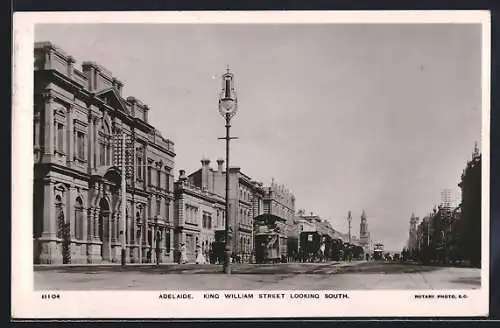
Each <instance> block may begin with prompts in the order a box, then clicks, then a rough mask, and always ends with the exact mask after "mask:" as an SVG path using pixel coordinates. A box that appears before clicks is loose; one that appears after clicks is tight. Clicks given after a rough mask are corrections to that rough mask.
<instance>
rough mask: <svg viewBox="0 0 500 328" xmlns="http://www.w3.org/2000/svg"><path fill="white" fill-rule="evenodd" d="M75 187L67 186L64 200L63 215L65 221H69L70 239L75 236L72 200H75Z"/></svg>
mask: <svg viewBox="0 0 500 328" xmlns="http://www.w3.org/2000/svg"><path fill="white" fill-rule="evenodd" d="M75 191H76V190H75V188H74V187H72V186H69V187H68V197H67V200H66V215H65V217H66V218H67V219H66V220H67V222H69V227H70V238H71V239H70V240H73V239H74V238H75V223H76V219H75V206H74V201H75V198H76V197H75Z"/></svg>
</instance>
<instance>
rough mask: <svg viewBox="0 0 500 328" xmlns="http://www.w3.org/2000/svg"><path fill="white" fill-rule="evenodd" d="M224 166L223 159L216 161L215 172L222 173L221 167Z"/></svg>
mask: <svg viewBox="0 0 500 328" xmlns="http://www.w3.org/2000/svg"><path fill="white" fill-rule="evenodd" d="M223 165H224V160H223V159H220V158H219V159H218V160H217V172H218V173H222V166H223Z"/></svg>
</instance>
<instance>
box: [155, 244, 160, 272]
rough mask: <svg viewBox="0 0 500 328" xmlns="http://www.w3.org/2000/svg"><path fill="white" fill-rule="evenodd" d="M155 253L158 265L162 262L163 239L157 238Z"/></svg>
mask: <svg viewBox="0 0 500 328" xmlns="http://www.w3.org/2000/svg"><path fill="white" fill-rule="evenodd" d="M155 254H156V265H157V266H158V265H160V262H161V240H160V239H156V248H155Z"/></svg>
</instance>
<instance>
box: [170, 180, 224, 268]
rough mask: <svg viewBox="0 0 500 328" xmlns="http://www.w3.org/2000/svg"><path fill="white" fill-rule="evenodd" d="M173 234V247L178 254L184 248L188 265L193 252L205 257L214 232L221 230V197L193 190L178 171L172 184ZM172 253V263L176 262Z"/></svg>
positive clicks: (204, 189)
mask: <svg viewBox="0 0 500 328" xmlns="http://www.w3.org/2000/svg"><path fill="white" fill-rule="evenodd" d="M174 189H175V205H174V207H175V219H174V225H175V229H174V230H175V232H174V245H175V249H176V251H179V247H180V245H181V244H185V245H186V255H187V257H188V260H189V261H190V262H194V261H195V259H196V255H197V254H196V251H197V250H198V251H201V252H202V253H203V254H204V256H205V257H208V256H209V252H210V251H211V250H212V245H213V242H214V241H215V231H216V230H224V227H225V220H226V213H225V199H224V197H222V196H220V195H217V194H215V193H213V192H210V191H208V189H207V188H204V187H200V186H197V185H195V184H193V183H192V181H190V180H188V178H187V176H186V175H185V171H184V170H180V176H179V179H178V180H177V181H176V182H175V187H174ZM178 256H180V254H179V252H176V256H175V260H176V261H177V260H178Z"/></svg>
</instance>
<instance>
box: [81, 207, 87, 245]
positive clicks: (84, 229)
mask: <svg viewBox="0 0 500 328" xmlns="http://www.w3.org/2000/svg"><path fill="white" fill-rule="evenodd" d="M82 237H83V238H82V239H83V241H85V242H86V241H88V222H87V211H86V210H85V206H84V207H83V208H82Z"/></svg>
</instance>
